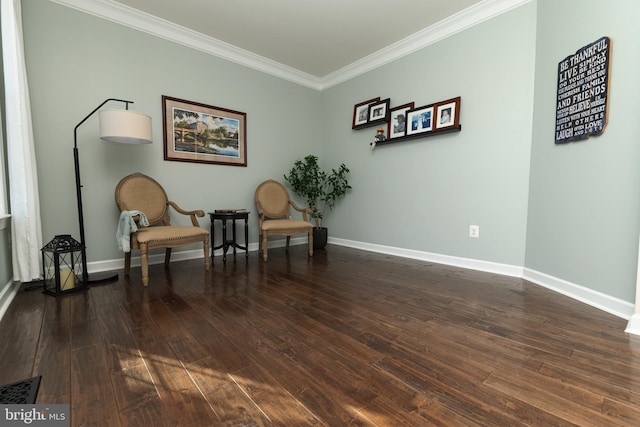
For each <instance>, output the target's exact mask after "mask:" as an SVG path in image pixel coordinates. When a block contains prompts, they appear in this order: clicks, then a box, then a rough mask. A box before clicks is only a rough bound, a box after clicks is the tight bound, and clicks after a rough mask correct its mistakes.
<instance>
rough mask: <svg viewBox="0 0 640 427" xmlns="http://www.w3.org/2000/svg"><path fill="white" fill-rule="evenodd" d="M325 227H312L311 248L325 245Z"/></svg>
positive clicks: (326, 234)
mask: <svg viewBox="0 0 640 427" xmlns="http://www.w3.org/2000/svg"><path fill="white" fill-rule="evenodd" d="M327 236H328V231H327V227H313V248H314V249H322V248H324V247H325V246H327Z"/></svg>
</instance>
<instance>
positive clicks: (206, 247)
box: [204, 236, 209, 271]
mask: <svg viewBox="0 0 640 427" xmlns="http://www.w3.org/2000/svg"><path fill="white" fill-rule="evenodd" d="M204 269H205V271H207V270H209V236H207V237H205V238H204Z"/></svg>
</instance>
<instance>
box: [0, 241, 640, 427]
mask: <svg viewBox="0 0 640 427" xmlns="http://www.w3.org/2000/svg"><path fill="white" fill-rule="evenodd" d="M269 255H270V256H269V261H268V262H264V261H263V260H262V259H261V258H260V256H259V254H258V253H255V252H252V253H250V256H249V258H248V260H246V259H245V257H244V254H241V255H240V256H238V257H237V258H236V259H235V261H234V258H233V256H232V255H230V256H229V257H228V258H227V262H226V263H223V262H222V259H221V258H220V257H217V256H216V257H215V259H214V260H213V263H212V265H211V268H210V270H209V271H204V270H203V268H202V260H201V259H200V260H197V259H196V260H189V261H183V262H177V263H172V264H171V266H170V267H169V268H165V267H164V265H162V264H160V265H154V266H151V268H150V284H149V286H148V287H143V286H141V284H140V272H139V268H133V270H132V274H131V275H130V276H124V275H123V274H122V272H120V276H119V278H118V280H117V281H115V282H111V283H105V284H101V285H96V286H91V287H90V288H89V289H88V290H87V291H86V292H79V293H74V294H69V295H65V296H63V297H58V298H56V297H51V296H47V295H43V294H42V292H41V289H37V290H35V291H30V292H29V291H20V292H18V294H17V295H16V298H15V299H14V301H13V302H12V304H11V306H10V307H9V308H8V310H7V312H6V314H5V316H4V317H3V319H2V322H0V379H2V380H3V381H2V382H4V383H8V382H12V381H17V380H20V379H24V378H27V377H30V376H32V375H42V383H41V384H42V385H41V390H40V393H39V397H38V402H39V403H45V404H46V403H69V404H70V406H71V412H72V413H71V425H73V426H84V425H100V426H102V425H109V426H132V427H134V426H144V425H153V426H165V425H166V426H174V425H181V426H183V425H184V426H194V427H196V426H197V427H200V426H227V425H228V426H231V425H234V426H268V427H271V426H298V425H302V426H305V425H309V426H311V425H313V426H331V427H334V426H336V427H337V426H342V425H345V426H346V425H351V426H353V425H355V426H358V425H361V426H380V427H382V426H384V427H386V426H416V427H422V426H425V425H434V426H459V425H464V426H506V425H508V426H519V425H528V426H543V425H544V426H547V425H549V426H575V425H580V426H587V427H588V426H600V425H621V426H636V425H639V424H640V380H639V379H638V378H640V337H635V336H630V335H628V334H625V333H624V327H625V325H626V322H625V320H624V319H619V318H617V317H615V316H612V315H610V314H608V313H605V312H602V311H600V310H598V309H595V308H592V307H588V306H586V305H585V304H582V303H579V302H577V301H575V300H571V299H570V298H568V297H565V296H562V295H558V294H556V293H553V292H552V291H550V290H548V289H545V288H542V287H540V286H537V285H534V284H532V283H530V282H527V281H526V280H522V279H519V278H514V277H507V276H500V275H496V274H492V273H484V272H478V271H471V270H466V269H463V268H460V267H452V266H446V265H438V264H434V263H430V262H422V261H416V260H411V259H404V258H398V257H393V256H389V255H383V254H376V253H371V252H365V251H361V250H357V249H351V248H346V247H339V246H332V245H330V246H329V247H328V248H327V249H326V250H318V251H316V253H315V254H314V256H313V257H308V255H307V253H306V247H304V246H302V245H301V246H293V247H291V248H290V249H289V251H286V250H285V249H284V248H274V249H273V250H270V251H269Z"/></svg>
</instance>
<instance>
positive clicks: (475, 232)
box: [469, 225, 480, 238]
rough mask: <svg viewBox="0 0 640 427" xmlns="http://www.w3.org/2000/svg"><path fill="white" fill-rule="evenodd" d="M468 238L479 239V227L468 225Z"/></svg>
mask: <svg viewBox="0 0 640 427" xmlns="http://www.w3.org/2000/svg"><path fill="white" fill-rule="evenodd" d="M469 237H474V238H479V237H480V226H479V225H470V226H469Z"/></svg>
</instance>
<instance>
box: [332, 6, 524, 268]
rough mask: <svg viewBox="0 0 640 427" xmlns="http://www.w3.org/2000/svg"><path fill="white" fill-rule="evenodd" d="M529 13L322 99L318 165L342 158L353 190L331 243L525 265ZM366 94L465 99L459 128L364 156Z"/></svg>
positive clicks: (471, 32) (451, 40)
mask: <svg viewBox="0 0 640 427" xmlns="http://www.w3.org/2000/svg"><path fill="white" fill-rule="evenodd" d="M535 17H536V10H535V4H534V3H530V4H527V5H525V6H522V7H519V8H517V9H515V10H513V11H510V12H508V13H505V14H503V15H501V16H498V17H496V18H494V19H491V20H489V21H486V22H484V23H481V24H479V25H476V26H474V27H472V28H470V29H468V30H466V31H463V32H461V33H458V34H456V35H453V36H451V37H448V38H446V39H444V40H442V41H439V42H438V43H436V44H433V45H431V46H428V47H425V48H423V49H422V50H420V51H418V52H416V53H413V54H411V55H410V56H407V57H404V58H402V59H400V60H397V61H394V62H392V63H389V64H387V65H384V66H382V67H380V68H378V69H375V70H373V71H370V72H368V73H366V74H365V75H363V76H360V77H357V78H355V79H353V80H350V81H347V82H345V83H343V84H340V85H339V86H336V87H333V88H331V89H328V90H326V91H324V92H323V93H322V101H323V108H324V110H323V117H324V120H323V121H324V123H325V124H326V126H325V133H324V138H323V139H324V143H323V149H322V155H323V160H324V163H325V164H326V165H327V166H334V165H337V164H339V163H340V162H344V163H346V164H347V166H348V167H349V168H350V169H351V181H352V185H353V191H352V193H351V194H350V195H348V196H347V197H346V198H345V199H343V200H342V201H341V202H340V203H339V204H338V205H337V206H336V209H335V210H334V211H333V212H332V213H331V214H330V215H329V216H328V218H327V221H326V223H327V225H328V227H329V229H330V235H331V236H334V237H340V238H344V239H348V240H354V241H360V242H367V243H374V244H380V245H388V246H394V247H399V248H406V249H414V250H418V251H425V252H433V253H437V254H444V255H450V256H455V257H463V258H471V259H477V260H484V261H491V262H497V263H504V264H509V265H515V266H522V265H524V254H525V237H526V221H527V192H528V185H529V181H528V180H529V161H530V149H531V145H530V143H531V129H532V121H531V120H532V119H531V118H532V111H533V87H534V86H533V81H534V68H535V64H534V59H535V34H536V27H535ZM374 96H380V97H382V98H383V99H384V98H391V106H392V107H395V106H399V105H402V104H405V103H407V102H411V101H413V102H414V103H415V106H416V107H419V106H422V105H427V104H430V103H433V102H438V101H443V100H446V99H448V98H452V97H455V96H461V97H462V101H461V102H462V108H461V116H460V123H461V124H462V131H461V132H457V133H452V134H446V135H439V136H434V137H429V138H421V139H414V140H409V141H405V142H398V143H397V145H392V146H380V147H377V148H375V150H373V151H372V150H370V146H369V142H370V141H371V140H372V139H373V136H374V135H375V128H369V129H365V130H356V131H354V130H352V129H351V118H352V113H353V106H354V104H356V103H358V102H361V101H364V100H366V99H370V98H373V97H374ZM385 133H386V130H385ZM471 224H474V225H479V226H480V238H479V239H472V238H469V225H471Z"/></svg>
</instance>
